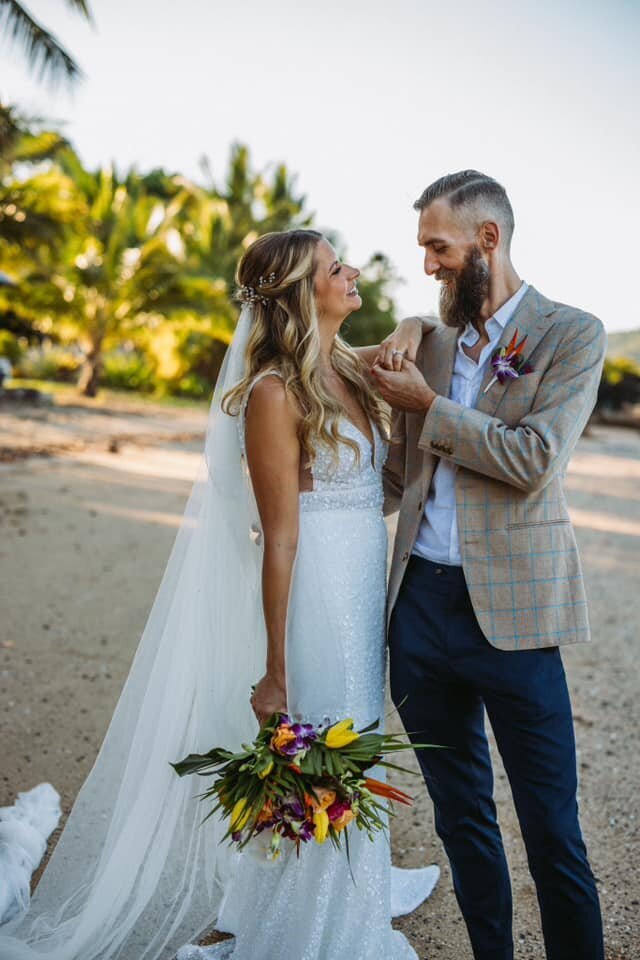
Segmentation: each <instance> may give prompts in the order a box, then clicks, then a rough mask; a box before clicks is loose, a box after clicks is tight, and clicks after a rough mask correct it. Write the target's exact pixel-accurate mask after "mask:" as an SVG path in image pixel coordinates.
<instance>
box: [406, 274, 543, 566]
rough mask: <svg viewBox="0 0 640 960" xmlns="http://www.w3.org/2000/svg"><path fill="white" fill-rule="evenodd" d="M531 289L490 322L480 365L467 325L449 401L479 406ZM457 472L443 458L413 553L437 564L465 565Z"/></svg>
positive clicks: (474, 338) (520, 293)
mask: <svg viewBox="0 0 640 960" xmlns="http://www.w3.org/2000/svg"><path fill="white" fill-rule="evenodd" d="M527 290H528V286H527V284H526V283H523V284H522V286H521V287H520V289H519V290H517V291H516V292H515V293H514V295H513V296H512V297H511V298H510V299H509V300H507V302H506V303H503V304H502V306H501V307H500V308H499V309H498V310H496V312H495V313H494V315H493V316H492V317H490V318H489V320H487V323H486V331H487V334H488V336H489V343H488V344H487V345H486V347H484V348H483V350H482V353H481V354H480V357H479V358H478V362H477V363H476V362H475V361H474V360H471V358H470V357H468V356H467V354H466V353H465V352H464V350H463V349H462V347H463V345H464V346H467V347H472V346H473V345H474V344H475V343H477V342H478V339H479V338H480V334H479V333H478V331H477V330H476V329H475V327H474V326H473V325H472V324H470V323H468V324H467V326H466V327H465V329H464V330H463V332H462V333H461V334H460V336H459V337H458V345H457V349H456V358H455V363H454V366H453V375H452V377H451V390H450V392H449V399H451V400H455V402H456V403H461V404H462V405H463V406H465V407H473V406H475V403H476V400H477V399H478V391H479V390H480V384H481V383H482V380H483V377H484V374H485V367H486V364H487V363H488V361H489V359H490V357H491V356H492V355H493V353H494V351H495V349H496V347H497V345H498V342H499V340H500V337H501V336H502V331H503V330H504V328H505V327H506V325H507V323H508V322H509V320H511V317H512V316H513V314H514V313H515V310H516V307H517V306H518V304H519V303H520V301H521V300H522V298H523V297H524V295H525V293H526V292H527ZM457 469H458V468H457V466H456V464H455V463H453V461H451V460H445V459H441V460H440V462H439V463H438V465H437V467H436V469H435V470H434V473H433V477H432V478H431V486H430V488H429V496H428V497H427V502H426V504H425V508H424V514H423V517H422V523H421V524H420V529H419V531H418V537H417V539H416V542H415V545H414V548H413V552H414V554H417V556H419V557H424V558H425V559H426V560H433V561H434V562H435V563H443V564H451V565H455V566H461V565H462V558H461V556H460V541H459V538H458V522H457V518H456V472H457Z"/></svg>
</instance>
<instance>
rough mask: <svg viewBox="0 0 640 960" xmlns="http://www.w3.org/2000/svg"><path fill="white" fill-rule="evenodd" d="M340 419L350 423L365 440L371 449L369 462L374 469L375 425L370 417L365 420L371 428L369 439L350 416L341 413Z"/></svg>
mask: <svg viewBox="0 0 640 960" xmlns="http://www.w3.org/2000/svg"><path fill="white" fill-rule="evenodd" d="M340 419H341V420H344V421H345V422H346V423H348V424H350V425H351V426H352V427H353V429H354V430H355V431H356V433H359V434H360V436H361V437H362V439H363V440H366V441H367V444H368V445H369V449H370V450H371V456H370V457H369V464H370V466H371V469H372V470H375V468H376V434H375V427H374V425H373V421H372V420H371V417H367V420H368V421H369V427H370V429H371V440H370V439H369V437H368V436H367V435H366V433H365V432H364V430H361V429H360V427H359V426H358V425H357V424H356V423H354V422H353V420H352V419H351V417H346V416H344V415H343V416H342V417H341V418H340Z"/></svg>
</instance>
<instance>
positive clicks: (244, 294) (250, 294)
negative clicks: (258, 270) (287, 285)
mask: <svg viewBox="0 0 640 960" xmlns="http://www.w3.org/2000/svg"><path fill="white" fill-rule="evenodd" d="M275 279H276V275H275V273H270V274H269V276H268V277H260V279H259V280H258V289H257V290H256V288H255V287H251V286H249V285H248V284H244V285H243V286H241V287H239V288H238V291H237V294H236V296H237V299H238V300H241V301H242V302H243V303H258V302H260V303H264V304H265V305H266V304H267V303H268V302H269V300H268V298H267V297H265V296H263V295H262V294H261V293H260V292H259V291H260V290H261V288H262V287H266V286H271V285H272V284H273V283H275Z"/></svg>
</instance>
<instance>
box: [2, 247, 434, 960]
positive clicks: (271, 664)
mask: <svg viewBox="0 0 640 960" xmlns="http://www.w3.org/2000/svg"><path fill="white" fill-rule="evenodd" d="M358 276H359V272H358V270H356V269H355V268H352V267H349V266H347V265H346V264H343V263H341V262H340V259H339V258H338V256H337V255H336V252H335V251H334V249H333V248H332V246H331V244H330V243H329V242H328V241H327V240H326V239H325V238H324V237H323V236H322V235H321V234H319V233H317V232H315V231H312V230H293V231H288V232H285V233H279V234H267V235H265V236H263V237H261V238H259V239H258V240H256V241H255V242H254V243H253V244H252V245H251V246H250V247H249V248H248V250H247V251H246V253H245V255H244V256H243V258H242V260H241V262H240V265H239V268H238V280H239V284H240V289H239V297H240V299H241V300H242V301H243V307H242V311H241V315H240V320H239V322H238V326H237V329H236V334H235V337H234V341H233V343H232V345H231V347H230V348H229V350H228V351H227V356H226V358H225V363H224V365H223V368H222V371H221V374H220V377H219V379H218V384H217V386H216V391H215V395H214V399H213V403H212V408H211V416H210V424H209V429H208V432H207V440H206V445H205V456H204V459H203V465H202V470H201V475H200V476H199V478H198V481H197V482H196V484H195V485H194V489H193V492H192V494H191V497H190V499H189V503H188V504H187V508H186V512H185V519H184V522H183V525H182V527H181V529H180V531H179V534H178V537H177V539H176V543H175V546H174V549H173V551H172V554H171V558H170V560H169V564H168V566H167V570H166V572H165V574H164V577H163V581H162V584H161V586H160V590H159V592H158V595H157V597H156V600H155V603H154V606H153V608H152V611H151V614H150V616H149V620H148V622H147V625H146V627H145V631H144V633H143V636H142V639H141V641H140V645H139V647H138V650H137V653H136V656H135V659H134V662H133V665H132V668H131V671H130V674H129V677H128V679H127V682H126V684H125V687H124V689H123V692H122V695H121V697H120V700H119V702H118V705H117V707H116V710H115V712H114V716H113V718H112V721H111V724H110V726H109V730H108V731H107V735H106V737H105V740H104V743H103V745H102V747H101V750H100V753H99V755H98V758H97V760H96V763H95V765H94V767H93V769H92V771H91V773H90V774H89V777H88V778H87V780H86V781H85V784H84V785H83V787H82V789H81V791H80V793H79V795H78V798H77V800H76V803H75V805H74V808H73V810H72V812H71V814H70V816H69V819H68V821H67V824H66V826H65V829H64V831H63V833H62V836H61V838H60V840H59V842H58V844H57V846H56V849H55V851H54V853H53V855H52V857H51V860H50V862H49V864H48V865H47V868H46V870H45V871H44V873H43V876H42V878H41V880H40V883H39V884H38V887H37V888H36V891H35V893H34V896H33V900H32V903H31V907H30V909H29V910H28V911H27V912H26V914H24V915H21V916H18V917H15V918H13V919H12V920H10V921H9V922H8V923H5V924H4V925H3V926H1V927H0V957H1V958H2V960H37V958H40V960H42V958H45V957H46V958H47V960H94V958H95V960H110V958H114V960H116V958H118V960H154V958H162V960H170V958H172V957H173V956H175V954H176V950H178V951H179V952H178V956H179V958H180V960H191V958H194V960H195V958H201V957H202V958H204V957H215V958H222V957H227V956H232V957H233V960H369V958H371V960H373V958H376V960H377V958H379V957H385V958H386V960H404V958H414V960H415V958H416V954H415V952H414V950H413V949H412V947H411V946H410V945H409V943H408V941H407V940H406V938H405V937H404V936H403V934H401V933H400V932H399V931H396V930H394V929H393V928H392V926H391V917H392V915H394V916H398V915H401V914H405V913H409V912H411V911H412V910H413V909H415V908H416V907H417V906H418V905H419V904H420V903H421V902H422V901H423V900H424V899H425V898H426V897H427V896H428V895H429V893H430V892H431V890H432V888H433V886H434V883H435V881H436V879H437V873H438V871H437V868H436V867H426V868H423V869H419V870H397V869H395V868H393V869H392V868H391V862H390V850H389V843H388V839H387V837H385V836H384V835H383V834H378V835H377V837H376V839H375V840H374V841H373V842H372V841H370V840H369V839H368V837H367V836H366V834H365V833H362V832H359V831H355V830H354V831H350V838H349V846H350V861H351V862H350V865H349V863H348V862H347V858H346V856H345V853H344V852H343V851H339V850H335V849H334V848H333V846H332V845H330V844H325V845H322V846H320V845H317V844H313V843H310V844H308V845H306V846H305V847H304V848H303V850H302V851H301V855H300V858H299V859H297V858H296V856H295V853H293V854H292V852H291V851H289V853H288V854H286V853H285V855H283V856H282V857H281V858H280V859H279V860H278V861H276V862H275V863H273V862H267V861H266V860H265V861H261V860H260V859H257V858H256V857H255V855H253V854H252V853H250V852H249V851H248V850H247V851H246V852H243V853H241V854H238V853H233V852H231V850H230V848H229V847H228V846H227V845H220V844H219V840H220V838H221V837H222V836H223V835H224V832H225V825H224V824H222V823H221V822H220V821H219V820H218V819H216V818H213V817H212V818H210V819H209V820H208V821H207V822H206V823H205V824H201V821H202V817H203V816H204V813H205V812H206V811H205V810H203V808H202V806H201V805H199V801H198V800H197V799H196V796H195V795H196V794H197V793H198V792H199V789H200V784H201V781H195V778H185V779H184V780H180V779H179V778H178V777H177V776H176V775H175V773H174V772H173V770H172V768H171V767H170V765H169V764H170V761H176V760H178V759H179V758H180V757H182V756H184V755H185V754H186V753H189V752H203V751H204V750H207V749H209V748H210V747H211V746H213V745H220V746H225V747H228V748H230V749H237V748H238V747H239V746H240V745H241V744H242V743H243V742H248V741H250V740H252V739H253V737H254V736H255V734H256V732H257V724H256V718H257V720H258V721H262V720H264V719H265V718H266V717H268V716H269V715H270V714H271V713H273V712H274V711H282V712H288V713H289V714H291V715H293V716H295V717H296V718H300V719H304V720H305V721H308V722H312V723H319V722H321V721H322V720H323V719H324V718H326V717H329V718H330V719H331V720H332V721H333V720H338V719H343V718H345V717H353V719H354V721H355V727H356V728H359V727H361V726H364V725H367V724H369V723H371V722H372V721H374V720H376V719H378V718H382V716H383V709H384V679H385V627H384V623H385V619H384V611H385V583H386V554H387V549H386V547H387V540H386V528H385V524H384V520H383V516H382V501H383V497H382V479H381V476H382V474H381V471H382V465H383V462H384V459H385V456H386V449H387V444H386V439H385V436H386V416H385V411H384V408H383V405H382V403H381V402H380V400H379V399H378V398H377V397H376V395H375V394H374V392H373V390H372V388H371V387H370V385H369V380H368V377H367V366H368V365H370V364H371V363H373V361H374V359H375V357H376V356H377V354H378V348H377V347H367V348H361V349H359V350H354V349H352V348H350V347H348V346H347V345H346V344H345V342H344V341H343V340H342V339H341V338H340V337H339V335H338V332H339V329H340V326H341V324H342V323H343V321H344V319H345V318H346V317H347V316H348V315H349V314H350V313H351V312H352V311H353V310H357V309H359V308H360V306H361V303H362V301H361V299H360V297H359V294H358V290H357V282H356V281H357V278H358ZM415 330H416V327H415V324H409V325H408V326H407V328H406V336H405V340H406V341H407V343H409V342H410V339H411V336H416V333H415ZM412 331H414V332H412ZM252 687H253V693H252V694H251V701H250V703H249V694H250V691H251V689H252ZM250 704H251V705H250ZM251 708H253V710H252V709H251ZM347 829H350V828H347ZM352 874H353V876H352ZM213 921H215V926H216V928H217V929H219V930H223V931H228V932H229V933H231V934H233V935H234V936H233V939H229V940H225V941H223V942H221V943H218V944H214V945H212V946H209V947H196V946H182V947H181V945H184V944H185V943H186V942H187V941H189V940H196V939H198V937H199V936H201V935H202V934H203V932H205V931H206V930H207V929H210V928H211V927H212V923H213ZM179 948H181V949H179Z"/></svg>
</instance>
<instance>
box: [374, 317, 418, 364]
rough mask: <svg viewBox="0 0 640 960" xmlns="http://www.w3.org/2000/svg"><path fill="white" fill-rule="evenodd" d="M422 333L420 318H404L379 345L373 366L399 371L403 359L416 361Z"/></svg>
mask: <svg viewBox="0 0 640 960" xmlns="http://www.w3.org/2000/svg"><path fill="white" fill-rule="evenodd" d="M423 332H424V331H423V325H422V319H421V318H420V317H406V318H405V319H404V320H401V321H400V323H399V324H398V326H397V327H396V329H395V330H394V331H393V333H390V334H389V336H388V337H386V338H385V339H384V340H383V341H382V343H381V344H380V348H379V350H378V353H377V355H376V358H375V360H374V361H373V362H374V364H379V365H380V366H381V367H385V369H387V370H401V369H402V360H403V357H406V358H407V360H411V361H414V360H415V359H416V354H417V353H418V347H419V346H420V341H421V340H422V334H423Z"/></svg>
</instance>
